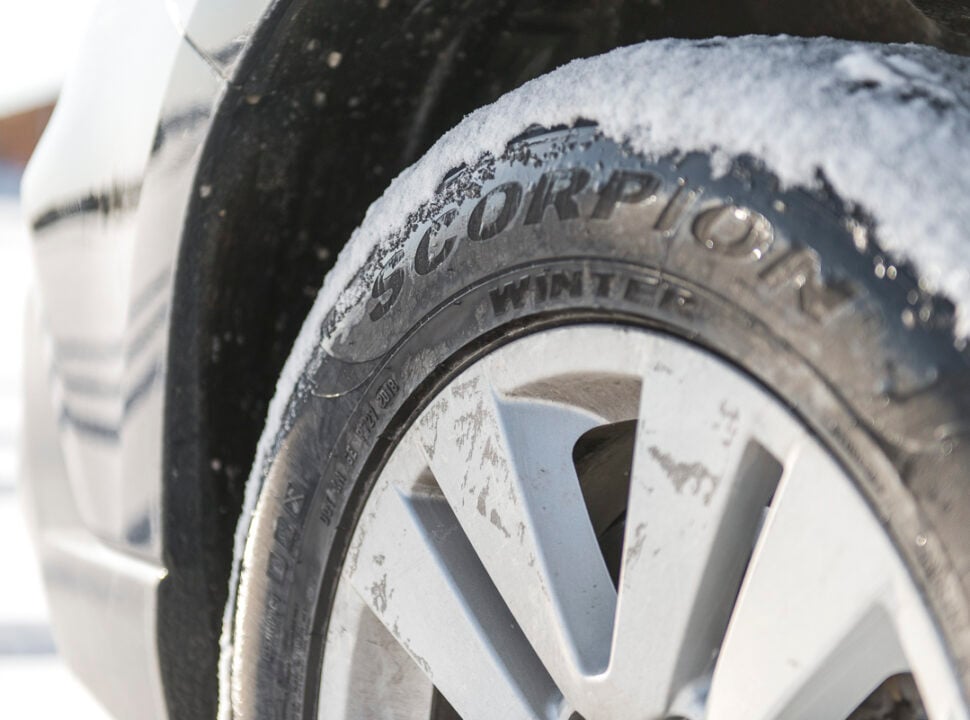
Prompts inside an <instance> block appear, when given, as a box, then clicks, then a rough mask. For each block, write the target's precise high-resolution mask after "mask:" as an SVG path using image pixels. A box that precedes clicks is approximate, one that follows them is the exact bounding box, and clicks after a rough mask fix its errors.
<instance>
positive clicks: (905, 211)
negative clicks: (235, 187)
mask: <svg viewBox="0 0 970 720" xmlns="http://www.w3.org/2000/svg"><path fill="white" fill-rule="evenodd" d="M579 119H583V120H593V121H595V122H597V123H598V124H599V127H600V129H601V130H602V131H603V132H604V133H605V134H606V135H607V136H608V137H611V138H612V139H614V140H616V141H619V142H626V143H628V144H629V145H630V146H632V147H633V148H634V149H635V150H637V151H640V152H642V153H644V154H645V155H647V156H649V157H661V156H664V155H668V154H670V153H676V152H680V153H687V152H691V151H702V152H708V153H710V154H711V155H712V156H713V158H714V160H715V170H718V169H720V170H721V171H722V172H726V171H727V170H728V168H729V167H730V162H731V159H732V158H735V157H738V156H742V155H751V156H753V157H755V158H757V159H759V160H761V161H762V162H763V163H764V164H765V166H766V168H767V169H768V170H769V171H771V172H773V173H774V174H775V175H777V176H778V178H779V179H780V181H781V182H782V184H783V185H784V186H786V187H792V186H808V187H811V186H815V185H817V184H818V182H819V180H818V178H819V176H820V174H821V175H822V176H824V178H825V179H826V181H827V182H828V183H829V184H830V186H831V187H832V189H834V190H835V192H836V193H838V195H839V196H840V197H842V199H844V200H846V201H849V202H852V203H855V204H857V205H858V206H860V207H861V208H862V209H863V210H864V211H865V212H866V213H868V214H869V215H870V216H871V217H872V218H873V220H874V222H875V230H876V234H877V236H878V238H879V242H880V244H881V245H882V247H883V248H884V249H885V250H886V251H887V252H889V253H892V254H894V255H895V256H896V257H897V259H901V260H908V261H909V262H911V263H912V264H913V266H914V267H915V269H916V271H917V273H918V274H919V276H920V279H921V284H923V285H924V286H925V287H926V288H927V289H928V290H932V291H937V292H942V293H944V294H945V295H947V296H948V297H949V298H950V299H951V300H952V301H953V302H954V304H955V305H956V307H957V325H956V333H957V336H958V337H959V338H967V337H968V336H970V271H968V268H970V237H968V236H970V202H968V201H967V200H966V199H965V197H964V192H965V191H966V190H967V189H970V60H968V59H967V58H962V57H955V56H951V55H947V54H946V53H942V52H940V51H937V50H933V49H930V48H925V47H920V46H915V45H872V44H866V43H853V42H846V41H838V40H830V39H796V38H787V37H776V38H768V37H744V38H735V39H724V38H717V39H713V40H701V41H685V40H663V41H654V42H648V43H644V44H641V45H635V46H631V47H627V48H620V49H618V50H614V51H612V52H610V53H607V54H606V55H601V56H599V57H595V58H591V59H585V60H577V61H574V62H572V63H569V64H568V65H565V66H563V67H561V68H559V69H558V70H556V71H554V72H552V73H550V74H548V75H545V76H543V77H541V78H538V79H536V80H533V81H530V82H528V83H526V84H525V85H523V86H522V87H521V88H519V89H517V90H515V91H513V92H511V93H509V94H507V95H505V96H503V97H502V98H500V99H499V100H498V101H496V102H495V103H493V104H492V105H489V106H487V107H484V108H481V109H480V110H477V111H475V112H474V113H472V114H470V115H468V116H467V117H466V118H465V119H464V120H463V121H462V122H461V123H460V124H459V125H458V126H457V127H455V128H454V129H453V130H451V131H450V132H448V133H447V134H446V135H444V136H443V137H442V138H441V139H440V140H439V141H438V142H437V143H436V144H435V145H434V147H432V148H431V149H430V150H429V151H428V153H427V154H426V155H425V157H424V158H422V159H421V160H420V161H419V162H418V163H416V164H415V165H413V166H412V167H410V168H408V169H407V170H405V171H404V172H402V173H401V174H400V175H399V176H398V177H397V178H396V179H395V180H394V181H393V182H392V183H391V185H390V187H389V188H388V189H387V191H386V192H385V193H384V195H383V196H382V197H381V198H380V199H378V200H377V201H376V202H375V203H374V204H373V205H372V206H371V207H370V209H369V210H368V212H367V215H366V217H365V218H364V221H363V223H362V224H361V226H360V227H359V228H358V229H357V230H356V231H355V232H354V234H353V235H352V237H351V239H350V241H349V242H348V244H347V246H346V247H345V248H344V250H343V251H342V252H341V254H340V257H339V258H338V260H337V263H336V265H335V266H334V268H333V270H331V272H330V273H329V274H328V275H327V277H326V279H325V281H324V284H323V287H322V288H321V290H320V293H319V295H318V296H317V299H316V301H315V304H314V306H313V308H312V310H311V311H310V313H309V315H308V316H307V319H306V321H305V323H304V326H303V329H302V330H301V332H300V334H299V336H298V338H297V340H296V343H295V345H294V348H293V351H292V353H291V355H290V357H289V359H288V360H287V362H286V365H285V367H284V369H283V373H282V374H281V376H280V380H279V383H278V385H277V389H276V395H275V397H274V399H273V401H272V403H271V405H270V409H269V413H268V417H267V423H266V428H265V430H264V432H263V435H262V438H261V440H260V443H259V447H258V450H257V454H256V463H255V464H254V467H253V472H252V475H251V477H250V479H249V482H248V484H247V488H246V498H245V505H244V508H243V513H242V515H241V517H240V521H239V526H238V528H237V532H236V538H235V543H236V544H235V560H234V567H233V572H232V578H231V580H230V601H229V604H228V606H227V608H226V613H225V617H224V625H223V638H222V651H223V663H222V665H221V668H220V683H221V688H220V717H228V712H229V707H228V706H229V686H228V675H229V673H228V670H229V666H228V662H229V657H230V656H231V654H232V628H233V625H232V623H233V616H234V613H235V592H236V588H237V585H238V580H239V576H240V571H241V568H240V564H241V562H242V557H243V552H244V550H245V545H246V539H247V535H248V531H249V526H250V520H251V518H252V514H253V512H254V510H255V508H256V504H257V501H258V498H259V494H260V490H261V485H262V478H263V476H264V473H265V469H266V465H267V461H268V460H269V455H270V451H271V448H272V446H273V443H274V441H275V439H276V438H277V437H278V436H279V434H280V433H281V432H283V431H284V430H285V428H283V423H284V421H285V418H284V414H285V408H286V405H287V401H288V399H289V398H290V396H291V395H292V394H293V392H294V390H295V388H296V386H297V382H298V380H299V378H300V377H301V375H302V373H303V370H304V368H305V367H306V365H307V364H308V363H309V362H310V359H311V356H312V353H313V351H314V349H315V347H316V346H317V345H318V344H319V342H320V328H321V327H322V325H323V321H324V319H325V317H326V316H327V314H328V313H329V312H330V310H331V309H333V308H334V307H335V306H337V305H338V303H339V302H340V301H341V294H342V293H343V291H344V290H345V289H346V288H347V287H348V285H349V284H350V282H351V281H352V280H353V278H354V276H355V275H356V273H357V272H358V270H359V269H360V268H361V266H362V265H363V264H364V263H365V262H366V260H367V258H368V257H370V255H371V253H372V252H373V251H374V250H375V249H377V248H379V247H380V246H381V245H382V244H384V243H388V242H389V241H390V240H391V239H392V236H393V234H394V232H395V231H396V230H397V229H398V228H399V227H400V226H401V224H402V223H403V222H404V220H405V219H406V218H407V217H408V216H409V215H410V214H412V213H414V212H416V211H417V210H418V209H419V208H420V206H421V205H422V204H424V203H425V202H427V201H429V200H430V199H431V198H432V197H433V196H434V194H435V190H436V189H437V187H438V186H439V184H440V183H441V180H442V179H443V177H444V176H445V175H446V174H447V173H448V172H449V171H450V170H451V169H453V168H455V167H458V166H460V165H462V164H467V165H473V164H475V163H476V162H477V160H478V159H479V158H480V157H481V156H482V155H483V154H485V153H491V154H492V155H495V156H498V155H501V153H502V152H503V151H504V149H505V147H506V145H507V143H508V142H509V141H510V140H511V139H513V138H514V137H516V136H517V135H519V134H520V133H521V132H522V131H523V130H524V129H525V128H527V127H529V126H530V125H541V126H547V127H551V126H555V125H569V124H572V123H574V122H575V121H576V120H579Z"/></svg>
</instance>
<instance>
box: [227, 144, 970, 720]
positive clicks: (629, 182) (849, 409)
mask: <svg viewBox="0 0 970 720" xmlns="http://www.w3.org/2000/svg"><path fill="white" fill-rule="evenodd" d="M401 223H402V224H401V229H400V231H399V233H398V234H397V236H396V241H395V242H394V243H392V246H391V249H390V250H388V251H386V252H382V253H380V254H377V255H374V256H372V257H370V258H369V259H368V260H367V262H366V263H365V265H364V266H363V267H361V268H360V273H359V275H358V279H357V281H356V282H357V283H358V284H359V283H364V282H366V283H367V289H368V297H367V300H366V302H364V303H360V304H357V305H354V306H352V307H351V309H350V310H347V311H345V312H343V313H337V312H331V314H330V316H329V317H328V319H327V321H326V323H325V324H324V327H323V328H321V329H320V332H321V333H322V336H323V338H324V340H323V343H322V348H323V349H318V351H317V352H316V354H315V355H314V357H313V359H312V361H311V362H310V363H309V365H308V366H307V367H306V369H305V370H304V375H303V377H302V379H301V382H300V383H299V385H298V390H297V392H296V393H295V394H294V395H293V396H292V397H291V398H290V399H289V406H288V409H287V414H286V422H285V423H284V426H283V427H284V429H282V430H281V431H280V433H279V435H278V436H277V437H276V441H275V445H274V449H273V452H272V454H271V458H270V462H269V463H268V465H267V467H266V469H265V474H264V475H263V478H262V482H263V485H262V493H261V496H260V505H259V508H258V510H257V513H256V517H255V519H254V524H253V529H251V531H250V532H251V537H250V547H249V548H248V549H247V556H246V563H247V566H246V569H245V572H246V574H247V577H248V578H249V580H248V581H247V583H246V584H245V586H244V590H243V592H244V593H245V605H246V611H245V617H243V618H242V619H241V620H238V621H237V625H236V636H235V642H236V643H237V647H236V655H235V661H234V667H233V673H234V674H233V679H232V682H233V689H234V693H235V698H236V702H235V703H234V707H235V709H236V710H237V712H238V713H239V714H240V715H244V716H245V717H253V718H303V717H313V718H315V717H316V714H315V713H316V709H315V707H314V698H315V693H316V690H317V681H318V676H319V670H320V663H321V638H322V637H323V636H324V635H325V631H326V624H327V617H328V604H329V602H330V599H331V595H332V593H333V591H334V587H335V579H336V578H337V577H338V574H339V571H340V567H341V563H342V560H343V557H344V551H345V549H346V546H347V543H348V540H349V538H350V534H351V532H352V531H353V528H354V525H355V521H356V518H357V516H358V514H359V512H360V510H361V507H362V505H363V502H364V500H365V499H366V497H367V494H368V490H369V488H370V487H371V485H372V483H373V480H374V478H375V476H376V473H377V471H378V470H379V468H380V467H381V464H382V462H383V460H384V458H385V457H386V456H387V452H388V448H390V447H392V446H393V444H394V442H395V439H396V438H397V437H399V436H400V435H401V433H402V431H403V429H404V428H405V427H406V426H407V424H408V422H409V419H410V418H412V417H414V414H415V412H416V410H417V409H418V408H420V407H421V405H422V403H423V402H425V401H426V400H427V399H428V398H429V396H430V395H431V394H433V392H434V391H435V388H437V387H439V386H440V385H441V384H442V383H444V382H445V381H446V380H447V379H448V378H450V377H452V376H454V375H455V374H456V373H457V372H458V371H459V370H460V369H462V368H463V367H465V366H467V365H468V364H469V363H470V362H472V361H473V360H474V359H475V358H477V357H480V356H481V355H482V354H484V353H487V352H488V351H490V350H491V349H493V348H494V347H496V346H497V345H499V344H501V343H504V342H508V341H509V340H510V339H512V338H514V337H518V336H521V335H523V334H525V333H529V332H533V331H535V330H536V329H538V328H543V327H549V326H555V325H565V324H569V323H576V322H590V321H594V322H604V323H630V324H635V325H643V326H649V327H651V328H657V329H661V330H663V331H665V332H669V333H671V334H673V335H676V336H679V337H682V338H687V339H689V340H691V341H693V342H695V343H697V344H698V345H701V346H704V347H705V348H708V349H710V350H712V351H713V352H716V353H718V354H719V355H721V356H722V357H724V358H726V359H728V360H730V361H731V362H733V363H735V364H736V365H737V366H738V367H740V368H742V369H743V370H744V371H746V372H747V373H749V374H750V375H751V376H753V377H754V378H757V379H758V380H759V381H760V382H761V383H763V384H764V385H765V386H766V387H768V388H769V389H770V390H771V391H773V392H774V393H775V394H776V395H777V396H778V397H779V398H781V399H783V401H784V402H786V403H787V404H788V405H789V406H790V407H791V408H793V409H794V411H795V412H796V413H797V414H798V415H799V416H800V417H801V418H802V419H803V420H804V421H805V422H806V423H807V424H808V425H809V426H810V427H811V428H813V429H814V431H815V432H816V433H817V434H818V436H819V437H820V438H822V440H823V441H824V442H825V443H826V444H827V445H828V447H829V448H830V449H831V450H832V451H833V452H834V453H835V454H836V455H837V456H838V457H839V458H840V459H841V461H842V462H843V464H844V465H845V467H846V468H847V469H848V470H849V471H850V473H851V475H852V476H853V477H854V478H856V479H857V481H858V484H859V487H860V488H861V489H862V491H863V493H864V495H865V496H866V497H867V498H868V499H869V500H870V502H871V504H872V506H873V508H874V509H875V511H876V512H877V513H878V515H879V516H880V518H882V519H883V521H884V522H885V525H886V526H887V528H888V529H889V532H890V534H891V535H892V537H893V539H894V541H895V543H896V545H897V547H898V548H899V551H900V554H901V556H902V557H903V558H904V559H905V562H906V563H907V564H908V567H909V568H910V569H911V571H912V574H913V577H914V579H915V581H916V582H917V584H918V586H919V587H920V588H921V589H922V590H923V592H924V593H925V595H926V597H927V598H928V601H929V605H930V607H931V608H932V611H933V613H934V615H935V618H936V620H937V622H938V625H939V627H940V629H941V631H942V633H943V636H944V637H945V639H946V641H947V643H948V647H949V649H950V651H951V653H952V656H953V660H954V663H955V664H956V666H957V667H958V668H959V671H960V673H961V676H962V678H963V679H964V680H966V678H967V677H968V672H967V669H968V667H970V663H968V659H970V643H968V641H967V638H968V625H967V617H968V584H967V582H966V578H967V577H968V573H967V568H968V563H970V497H968V489H970V488H968V483H967V482H966V478H965V472H964V468H965V467H967V466H968V464H970V444H968V443H967V441H966V439H965V437H964V436H963V434H962V433H963V428H964V427H965V426H966V423H967V421H968V420H970V383H968V381H970V358H968V354H967V353H966V352H965V351H963V350H960V349H958V347H957V346H956V345H955V342H954V336H953V314H954V313H953V306H952V305H951V304H950V303H949V302H948V301H946V300H944V299H942V298H940V297H934V296H932V295H929V294H927V293H926V292H924V291H923V290H921V289H920V286H919V283H918V280H917V278H916V277H915V276H914V273H913V272H912V270H911V269H910V268H909V267H907V266H906V265H900V264H893V261H892V259H891V258H890V257H888V256H887V255H886V254H885V253H883V252H881V251H880V249H879V246H878V244H877V238H875V237H874V235H873V233H872V231H871V228H870V227H868V225H867V222H866V219H865V217H863V216H862V215H861V214H860V213H859V212H858V211H856V210H854V209H853V208H851V207H849V206H847V205H846V204H845V203H843V202H842V201H840V199H839V198H837V197H835V196H834V195H833V194H832V193H830V192H827V191H824V190H821V191H820V190H807V189H789V190H784V191H782V190H780V189H779V185H778V183H777V182H776V180H775V179H774V178H773V176H772V175H771V173H770V171H769V170H768V169H765V168H762V167H759V166H757V164H756V163H755V162H753V161H750V160H745V159H741V160H738V161H736V162H735V163H734V165H733V167H732V168H731V170H730V172H729V173H727V174H726V175H723V176H721V177H714V176H713V175H712V172H711V164H710V161H709V158H707V157H706V156H703V155H697V154H694V155H688V156H686V157H684V158H680V159H666V160H660V161H649V160H647V159H644V158H643V157H640V156H638V155H637V154H634V153H631V152H630V151H629V150H628V149H625V148H623V147H621V146H619V145H617V144H616V143H615V142H613V141H611V140H609V139H606V138H604V137H602V136H601V135H600V133H599V131H598V130H597V128H596V127H592V126H582V127H576V128H566V129H556V130H535V131H534V132H531V133H530V134H529V135H528V136H525V137H523V138H520V139H519V140H517V141H516V142H514V143H512V144H511V145H510V147H509V148H508V151H507V152H506V153H505V154H504V155H503V156H502V157H499V158H493V157H489V156H486V157H483V158H482V159H481V161H480V162H479V163H478V165H477V166H475V167H467V168H463V169H460V170H458V171H456V172H454V173H453V174H452V175H451V176H450V177H449V178H448V179H447V180H446V181H445V182H444V183H443V184H442V186H441V188H440V190H439V193H438V196H437V197H436V198H435V199H434V201H433V202H432V203H430V204H428V205H426V206H425V207H424V208H423V209H422V210H421V211H420V213H419V214H418V215H417V216H416V217H412V218H401ZM863 240H865V241H864V242H863ZM880 267H881V268H883V271H879V270H878V268H880ZM889 268H891V270H890V269H889ZM315 330H316V329H314V331H315ZM961 578H962V580H961ZM964 686H965V687H966V683H965V685H964Z"/></svg>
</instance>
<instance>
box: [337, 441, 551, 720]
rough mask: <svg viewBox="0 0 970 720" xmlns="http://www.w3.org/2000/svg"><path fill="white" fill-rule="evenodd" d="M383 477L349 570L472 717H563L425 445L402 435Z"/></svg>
mask: <svg viewBox="0 0 970 720" xmlns="http://www.w3.org/2000/svg"><path fill="white" fill-rule="evenodd" d="M382 479H386V480H388V482H387V483H386V484H385V485H384V486H383V487H378V488H376V489H375V491H374V494H373V495H372V497H371V498H370V500H369V502H368V509H369V512H368V513H367V514H365V516H364V517H362V518H361V521H360V524H359V526H358V530H357V532H356V533H355V540H354V543H353V544H352V545H351V548H350V550H349V554H348V559H347V562H346V567H345V570H344V577H345V578H346V579H347V580H348V581H349V582H350V583H351V584H352V586H353V587H354V589H355V590H356V591H357V592H358V594H359V595H360V597H361V598H362V599H363V600H364V602H365V603H366V604H367V606H368V607H369V608H370V609H371V610H372V611H373V612H374V614H375V615H376V616H377V617H378V618H379V619H380V621H381V622H382V623H383V624H384V626H385V627H386V628H387V629H388V630H389V631H390V633H391V634H392V635H393V636H394V637H395V638H396V639H397V641H398V642H399V643H400V644H401V646H402V647H404V649H405V650H406V651H407V652H408V654H409V655H410V656H411V657H412V658H413V659H414V661H415V662H416V663H417V664H418V666H419V667H420V668H421V669H422V670H423V671H424V673H425V674H426V675H427V677H428V678H429V679H430V680H431V681H432V682H433V683H434V685H435V686H436V687H437V688H438V689H439V690H440V691H441V693H442V694H443V695H444V696H445V697H446V698H447V699H448V701H449V702H450V703H451V704H452V706H454V707H455V709H456V710H457V711H458V712H459V713H460V714H461V716H462V717H463V718H465V719H466V720H476V719H477V718H481V719H482V720H486V719H488V718H492V717H496V716H498V717H503V718H523V719H525V718H528V719H530V720H534V719H535V718H551V717H555V707H556V706H557V704H558V702H559V697H560V696H559V693H558V691H557V690H556V688H555V686H554V684H553V683H552V680H551V679H550V678H549V676H548V674H547V673H546V672H545V670H544V669H543V668H542V666H541V664H540V663H539V661H538V659H537V658H536V656H535V654H534V653H533V652H532V650H531V648H530V647H529V645H528V643H527V641H526V640H525V638H524V636H523V635H522V633H521V631H520V630H519V629H518V626H517V625H516V623H515V621H514V619H513V618H512V616H511V615H510V614H509V612H508V609H507V608H506V607H505V604H504V603H503V601H502V599H501V597H500V596H499V595H498V593H497V592H496V590H495V587H494V586H493V585H492V583H491V581H490V580H489V578H488V575H487V574H486V572H485V570H484V568H483V567H482V565H481V563H480V562H479V561H478V559H477V557H476V555H475V552H474V551H473V550H472V548H471V546H470V545H469V544H468V541H467V539H466V538H465V536H464V534H463V533H462V531H461V528H460V527H459V525H458V522H457V520H456V519H455V517H454V514H453V513H452V512H451V509H450V508H449V506H448V504H447V502H446V501H445V500H444V498H443V497H442V496H441V494H440V491H439V490H438V489H437V487H436V486H435V485H434V482H433V480H432V479H431V478H430V477H429V476H428V474H427V470H426V466H425V462H424V458H423V456H422V455H421V453H420V451H419V450H418V449H417V447H415V446H414V445H413V444H412V443H410V442H408V441H405V442H402V444H401V445H399V446H398V448H397V449H396V450H395V452H394V455H393V456H392V457H391V459H390V460H389V462H388V465H387V466H386V468H385V470H384V473H383V474H382ZM377 518H379V522H377V521H376V519H377Z"/></svg>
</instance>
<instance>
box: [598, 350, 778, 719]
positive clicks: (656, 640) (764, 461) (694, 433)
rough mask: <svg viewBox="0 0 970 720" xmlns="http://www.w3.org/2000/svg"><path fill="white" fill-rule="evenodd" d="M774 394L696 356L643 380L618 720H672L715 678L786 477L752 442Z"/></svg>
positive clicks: (618, 649) (618, 657)
mask: <svg viewBox="0 0 970 720" xmlns="http://www.w3.org/2000/svg"><path fill="white" fill-rule="evenodd" d="M699 378H703V381H702V382H699V381H698V379H699ZM763 397H764V396H763V395H762V394H761V393H760V392H759V391H757V390H756V389H754V388H752V387H751V383H750V381H747V380H745V379H744V378H742V377H741V376H740V375H739V374H737V373H735V372H734V371H732V370H729V369H727V368H725V367H712V363H710V361H709V360H708V359H707V358H706V357H704V356H700V355H698V354H696V353H694V354H693V355H692V356H690V357H686V356H685V357H682V358H679V360H678V362H677V363H676V364H675V365H674V366H673V367H664V368H663V369H662V371H657V370H648V371H647V372H646V374H645V376H644V381H643V390H642V397H641V409H640V419H639V421H638V427H637V440H636V448H635V452H634V465H633V475H632V480H631V485H630V499H629V506H628V509H627V519H626V539H625V543H624V557H623V565H622V568H621V575H620V593H619V608H618V616H617V621H616V639H615V647H614V650H613V657H612V660H611V664H610V671H609V675H608V678H607V684H608V686H609V687H610V688H613V689H614V695H613V697H614V698H615V700H614V702H616V703H617V708H618V709H617V711H616V712H615V713H613V714H612V715H610V717H614V716H615V717H622V708H629V707H636V708H639V709H642V715H643V717H659V716H663V714H664V713H665V712H666V711H667V709H668V707H669V706H670V703H671V701H672V700H673V698H674V696H675V695H677V693H678V691H679V690H681V689H682V688H683V687H684V686H685V685H686V684H688V683H690V682H691V681H694V680H696V679H697V678H700V677H702V676H703V675H704V674H705V673H708V672H709V671H710V668H711V665H712V662H713V656H714V653H715V652H716V649H717V647H718V645H719V644H720V641H721V638H722V637H723V633H724V630H725V627H726V626H727V621H728V618H729V617H730V612H731V608H732V606H733V601H734V597H735V593H736V591H737V588H738V586H739V584H740V582H741V578H742V576H743V573H744V568H745V565H746V563H747V561H748V558H749V556H750V552H751V548H752V546H753V544H754V541H755V537H756V535H757V530H758V527H759V525H760V523H761V520H762V517H763V514H764V509H765V507H766V505H767V503H768V501H769V499H770V497H771V494H772V492H773V491H774V488H775V486H776V484H777V482H778V477H779V476H780V474H781V466H780V465H779V464H778V463H777V461H775V460H774V459H773V457H772V456H771V454H769V453H768V452H767V451H766V450H765V449H764V448H763V447H762V446H761V445H760V444H759V443H757V442H755V441H753V440H752V438H753V437H754V435H755V433H756V429H757V428H759V427H762V426H765V425H771V424H772V423H773V422H774V417H773V410H772V409H771V407H770V405H769V403H768V402H766V401H765V400H764V399H763ZM644 678H649V681H644Z"/></svg>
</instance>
